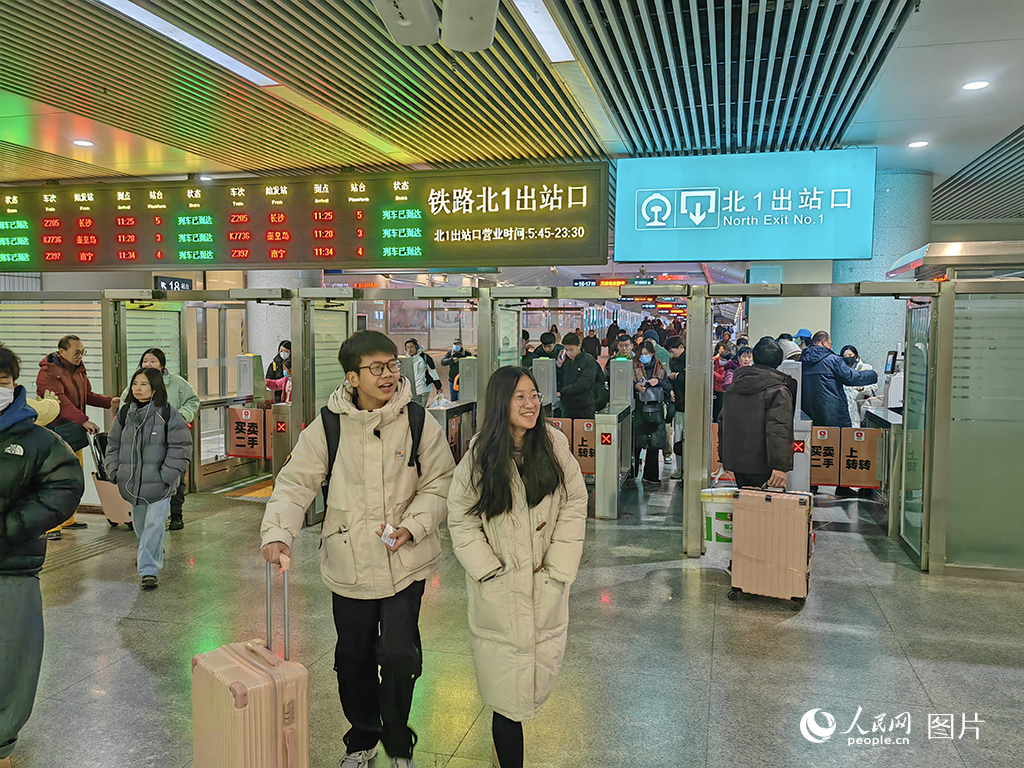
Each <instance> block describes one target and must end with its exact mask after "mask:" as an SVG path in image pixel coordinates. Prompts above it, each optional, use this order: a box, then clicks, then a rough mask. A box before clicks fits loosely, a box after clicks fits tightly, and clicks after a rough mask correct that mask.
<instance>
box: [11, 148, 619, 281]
mask: <svg viewBox="0 0 1024 768" xmlns="http://www.w3.org/2000/svg"><path fill="white" fill-rule="evenodd" d="M0 199H2V200H3V206H2V207H0V271H19V270H24V271H57V270H71V271H73V270H76V269H121V268H132V267H139V268H144V269H157V268H164V269H166V268H169V267H178V266H182V267H186V268H191V269H207V268H215V269H225V268H232V267H233V268H239V269H245V268H248V267H250V266H251V267H254V268H260V269H265V268H267V267H274V266H277V267H282V268H292V269H294V268H310V267H314V268H323V269H343V268H346V267H347V268H371V267H372V268H379V269H382V270H383V269H386V268H387V267H423V268H425V269H426V268H445V269H457V268H459V267H467V268H468V267H480V266H514V265H522V266H530V265H555V264H594V263H604V262H605V261H606V260H607V257H608V167H607V165H606V164H604V163H587V164H573V165H550V166H525V167H512V168H488V169H481V170H471V171H410V172H407V173H391V174H352V175H346V176H332V177H312V176H308V177H307V176H303V177H295V178H287V179H270V180H267V179H259V180H256V179H245V180H244V181H240V180H223V181H216V182H171V183H148V184H146V183H131V184H124V185H116V184H93V185H88V186H85V185H83V186H73V185H70V184H68V185H65V184H61V185H47V186H41V187H21V188H13V187H8V188H3V189H0Z"/></svg>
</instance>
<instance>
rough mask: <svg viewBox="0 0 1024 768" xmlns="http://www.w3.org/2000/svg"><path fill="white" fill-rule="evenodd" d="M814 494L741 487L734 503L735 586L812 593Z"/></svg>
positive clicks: (758, 591) (776, 593)
mask: <svg viewBox="0 0 1024 768" xmlns="http://www.w3.org/2000/svg"><path fill="white" fill-rule="evenodd" d="M813 508H814V497H813V496H812V495H811V494H809V493H779V492H775V491H751V490H738V491H736V492H735V493H734V494H733V502H732V518H733V528H732V585H733V587H735V588H737V589H742V590H743V591H744V592H749V593H751V594H754V595H765V596H766V597H778V598H782V599H783V600H791V599H793V598H798V599H799V598H804V597H807V589H808V586H809V582H810V573H811V554H812V552H813V550H814V534H813V532H812V530H811V513H812V511H813Z"/></svg>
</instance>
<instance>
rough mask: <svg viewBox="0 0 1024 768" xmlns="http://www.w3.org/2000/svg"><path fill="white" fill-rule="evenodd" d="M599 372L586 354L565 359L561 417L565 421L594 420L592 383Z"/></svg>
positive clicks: (597, 367)
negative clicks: (565, 419)
mask: <svg viewBox="0 0 1024 768" xmlns="http://www.w3.org/2000/svg"><path fill="white" fill-rule="evenodd" d="M600 370H601V369H600V367H599V366H598V364H597V360H595V359H594V358H593V357H592V356H591V355H589V354H587V353H586V352H583V351H580V353H579V354H578V355H576V359H575V360H570V359H569V358H568V357H566V358H565V362H564V363H562V389H561V393H562V395H561V400H562V416H564V417H565V418H567V419H592V418H594V415H595V413H596V411H595V406H596V403H595V401H594V383H595V382H596V381H597V377H598V376H599V375H600ZM602 380H603V376H602Z"/></svg>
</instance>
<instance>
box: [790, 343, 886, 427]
mask: <svg viewBox="0 0 1024 768" xmlns="http://www.w3.org/2000/svg"><path fill="white" fill-rule="evenodd" d="M800 362H801V363H802V365H803V385H802V392H801V395H800V399H801V407H802V408H803V411H804V413H806V414H807V415H808V416H810V417H811V421H812V422H814V425H815V426H816V427H852V426H853V424H851V423H850V408H849V405H848V404H847V401H846V390H845V389H843V387H844V386H846V387H864V386H867V385H868V384H874V383H876V382H877V381H878V374H877V373H876V372H875V371H858V370H856V369H854V368H851V367H850V366H848V365H847V364H846V363H844V362H843V358H841V357H840V356H839V355H837V354H836V353H835V352H833V351H832V350H831V349H829V348H828V347H822V346H814V347H808V348H807V349H805V350H804V353H803V354H802V355H801V356H800Z"/></svg>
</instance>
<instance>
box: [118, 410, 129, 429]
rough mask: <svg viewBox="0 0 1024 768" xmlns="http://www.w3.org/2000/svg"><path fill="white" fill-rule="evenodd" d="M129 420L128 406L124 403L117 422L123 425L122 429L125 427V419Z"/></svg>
mask: <svg viewBox="0 0 1024 768" xmlns="http://www.w3.org/2000/svg"><path fill="white" fill-rule="evenodd" d="M127 420H128V406H127V405H122V406H121V409H120V410H119V411H118V412H117V423H118V424H120V425H121V429H124V424H125V421H127Z"/></svg>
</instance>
